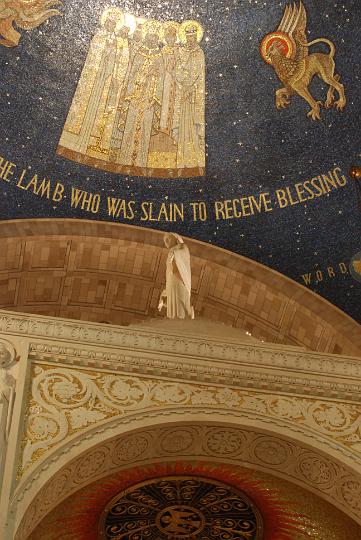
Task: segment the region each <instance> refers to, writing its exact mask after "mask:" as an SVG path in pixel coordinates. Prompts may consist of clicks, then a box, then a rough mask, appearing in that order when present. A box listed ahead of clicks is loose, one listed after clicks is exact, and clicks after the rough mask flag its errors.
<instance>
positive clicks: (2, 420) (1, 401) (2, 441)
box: [0, 370, 15, 485]
mask: <svg viewBox="0 0 361 540" xmlns="http://www.w3.org/2000/svg"><path fill="white" fill-rule="evenodd" d="M2 371H5V370H2ZM14 389H15V379H14V378H13V377H12V376H11V375H8V374H7V373H6V372H5V373H2V374H0V485H1V483H2V478H3V474H4V465H5V458H6V448H7V442H8V433H9V428H10V421H11V413H12V406H13V400H14Z"/></svg>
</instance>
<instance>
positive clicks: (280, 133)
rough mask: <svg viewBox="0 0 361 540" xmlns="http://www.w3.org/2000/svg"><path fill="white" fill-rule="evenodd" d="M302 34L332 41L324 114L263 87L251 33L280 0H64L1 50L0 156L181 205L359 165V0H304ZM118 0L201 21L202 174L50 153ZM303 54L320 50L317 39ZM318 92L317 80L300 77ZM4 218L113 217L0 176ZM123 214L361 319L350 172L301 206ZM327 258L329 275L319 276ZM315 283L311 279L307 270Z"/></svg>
mask: <svg viewBox="0 0 361 540" xmlns="http://www.w3.org/2000/svg"><path fill="white" fill-rule="evenodd" d="M304 4H305V7H306V9H307V13H308V30H309V35H308V39H309V40H311V39H315V38H318V37H321V36H325V37H327V38H329V39H331V40H332V41H333V42H334V43H335V45H336V56H335V60H336V70H337V72H338V73H340V74H341V79H342V83H343V84H344V86H345V90H346V97H347V106H346V109H345V111H344V112H343V113H339V112H337V111H336V110H334V109H332V110H324V109H322V112H321V115H322V116H321V121H320V122H312V121H311V120H310V119H309V118H307V117H306V113H307V112H308V110H309V106H308V104H307V103H306V102H305V101H304V100H302V99H301V98H299V97H294V98H293V99H292V102H291V105H290V106H289V107H288V108H287V109H284V110H281V111H278V110H277V109H276V107H275V102H274V99H275V98H274V92H275V90H276V89H277V88H279V87H280V86H281V85H280V82H279V81H278V79H277V76H276V74H275V72H274V71H273V69H272V67H271V66H268V65H266V64H265V63H264V62H263V60H262V58H261V56H260V54H259V43H260V41H261V39H262V37H263V36H264V35H265V34H267V33H268V32H270V31H272V30H275V29H276V28H277V26H278V24H279V21H280V19H281V17H282V14H283V9H284V7H285V5H286V2H285V1H279V2H276V1H274V0H265V1H261V0H258V1H257V0H237V1H233V0H224V1H221V0H197V1H188V0H187V1H185V0H183V2H180V1H173V0H169V1H165V2H163V1H160V0H159V1H153V2H146V1H142V0H139V1H137V2H135V1H124V2H122V1H121V0H119V1H118V2H109V1H108V2H104V1H103V0H84V1H82V2H74V1H72V2H71V1H70V0H65V1H64V6H63V7H61V10H62V12H63V16H62V17H53V18H51V19H50V20H49V21H48V22H46V23H45V24H43V25H42V26H40V27H39V28H37V29H34V30H30V31H27V32H24V31H21V32H22V38H21V41H20V44H19V46H18V47H16V48H14V49H6V48H5V47H1V48H0V66H1V68H0V69H1V74H2V77H1V83H0V103H1V120H2V121H1V127H0V134H1V139H0V155H1V156H6V158H7V159H10V160H12V161H13V162H15V163H17V164H18V165H19V167H21V168H22V167H25V166H26V165H29V164H30V165H31V167H32V170H33V171H36V172H39V174H41V175H42V176H47V177H49V178H50V179H52V180H60V181H61V182H62V183H63V184H65V185H66V186H67V185H69V187H70V186H76V187H78V188H80V189H85V190H88V191H92V192H98V193H105V194H110V195H114V196H117V197H120V198H126V199H134V200H136V201H143V200H150V201H154V202H155V203H160V202H171V201H173V202H184V203H187V201H196V200H204V201H209V203H210V204H213V202H214V201H215V200H222V199H232V198H239V197H245V196H248V195H257V194H258V193H260V192H264V191H270V192H274V191H275V190H276V189H280V188H282V187H285V186H292V185H293V184H295V183H297V182H303V181H305V180H309V179H311V178H312V177H314V176H317V175H318V174H321V173H324V174H327V172H328V171H329V170H330V169H333V168H334V167H335V166H338V167H340V168H341V170H342V172H343V174H345V175H346V176H347V171H348V169H349V167H350V165H351V164H356V165H357V164H359V165H360V164H361V163H360V161H361V159H360V156H361V145H360V136H361V135H360V134H361V121H360V115H359V112H360V99H361V85H360V52H359V44H358V38H357V36H358V35H359V31H360V28H361V9H360V5H359V0H344V2H340V1H338V0H335V1H330V0H305V1H304ZM109 5H116V6H118V7H119V8H121V9H123V10H124V11H129V12H131V13H133V14H135V15H139V16H143V17H147V18H148V17H149V18H155V19H160V20H169V19H175V20H178V21H181V20H182V19H199V21H200V22H201V23H202V25H203V27H204V28H205V36H204V37H205V38H206V39H204V40H203V42H202V46H203V48H204V50H205V55H206V62H207V77H206V81H207V82H206V84H207V100H206V121H207V128H206V133H207V151H208V156H207V175H206V177H205V178H201V179H199V178H198V179H183V180H182V179H169V180H167V179H154V178H153V179H147V178H135V177H127V176H121V175H116V174H111V173H105V172H102V171H97V170H95V169H92V168H89V167H86V166H83V165H78V164H76V163H73V162H71V161H67V160H65V159H63V158H61V157H59V156H56V154H55V151H56V147H57V145H58V141H59V138H60V134H61V132H62V129H63V125H64V122H65V119H66V116H67V113H68V110H69V107H70V104H71V101H72V97H73V95H74V92H75V89H76V86H77V82H78V79H79V76H80V73H81V70H82V67H83V65H84V62H85V59H86V55H87V51H88V47H89V43H90V40H91V38H92V36H93V35H94V33H95V32H96V30H97V28H98V21H99V17H100V15H101V13H102V12H103V10H104V8H105V7H107V6H109ZM312 50H319V51H324V52H326V51H328V48H327V46H326V45H317V46H315V47H314V48H313V49H312ZM310 89H311V91H312V93H313V94H314V95H315V96H317V97H318V99H321V98H322V99H323V100H324V98H325V95H326V88H325V87H324V85H323V84H322V82H321V81H320V80H314V81H313V82H312V84H311V87H310ZM0 217H1V219H14V218H31V217H71V218H83V219H102V220H107V219H108V220H112V219H111V218H109V217H108V216H107V212H106V199H105V198H104V200H103V203H102V207H101V210H100V213H99V214H97V215H92V214H90V213H87V212H84V211H81V210H76V209H74V208H70V205H69V204H56V203H53V202H51V201H48V200H46V199H40V198H38V197H36V196H34V195H32V194H31V193H29V192H26V191H23V190H20V189H18V188H16V186H15V185H14V184H13V183H11V182H10V183H6V182H0ZM131 223H133V224H137V225H141V226H151V227H153V228H159V229H164V230H173V231H176V232H178V233H180V234H183V235H186V236H190V237H194V238H197V239H199V240H203V241H206V242H211V243H213V244H215V245H219V246H222V247H224V248H226V249H229V250H231V251H234V252H237V253H240V254H242V255H244V256H246V257H249V258H252V259H254V260H257V261H259V262H261V263H263V264H265V265H267V266H270V267H272V268H274V269H276V270H278V271H279V272H282V273H283V274H285V275H287V276H289V277H290V278H293V279H295V280H296V281H298V282H300V283H303V281H302V278H301V275H302V274H306V273H312V282H311V284H310V287H311V288H312V290H314V291H316V292H317V293H319V294H320V295H322V296H324V297H325V298H327V299H328V300H330V301H331V302H333V303H334V304H336V305H337V306H339V307H340V308H341V309H343V310H344V311H346V312H347V313H349V314H350V315H351V316H353V317H354V318H355V319H356V320H359V321H361V307H360V306H361V282H360V281H357V280H356V279H354V278H353V277H352V275H351V274H350V272H349V270H348V272H347V273H345V274H342V273H341V271H340V270H339V267H338V265H339V263H340V262H343V263H345V265H346V267H347V268H348V267H349V263H350V260H351V258H352V257H353V256H354V255H355V253H357V252H359V251H360V243H361V242H360V237H361V235H360V230H361V212H359V210H358V209H357V203H356V192H355V186H354V184H353V181H352V180H351V179H350V178H348V182H347V185H346V186H345V187H343V188H341V189H338V190H335V191H332V192H331V193H330V194H329V196H323V197H320V198H318V199H314V200H311V201H309V202H307V203H303V204H297V205H295V206H288V207H287V208H285V209H279V208H277V207H274V210H273V211H272V212H268V213H261V214H258V215H255V216H251V217H248V218H243V219H239V220H229V221H216V220H214V219H208V220H207V221H205V222H199V221H198V222H193V221H191V220H187V221H186V222H184V223H180V222H177V223H165V222H159V223H156V222H151V223H149V222H142V223H141V222H140V221H139V220H138V221H137V219H136V220H135V222H131ZM328 266H332V267H333V268H334V270H335V277H333V278H329V277H328V276H327V271H326V269H327V267H328ZM316 270H322V272H323V275H324V279H323V280H322V281H320V282H318V283H317V282H316V278H315V277H314V272H315V271H316Z"/></svg>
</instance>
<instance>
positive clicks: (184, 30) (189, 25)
mask: <svg viewBox="0 0 361 540" xmlns="http://www.w3.org/2000/svg"><path fill="white" fill-rule="evenodd" d="M193 33H195V34H197V41H198V43H199V42H200V41H202V38H203V33H204V31H203V28H202V26H201V25H200V24H199V22H198V21H184V22H182V24H181V25H180V27H179V38H180V40H181V41H182V43H185V42H186V34H193Z"/></svg>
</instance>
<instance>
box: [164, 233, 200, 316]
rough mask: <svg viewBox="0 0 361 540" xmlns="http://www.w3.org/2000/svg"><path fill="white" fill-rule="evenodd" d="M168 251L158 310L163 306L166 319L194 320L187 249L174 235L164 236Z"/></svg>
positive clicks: (178, 237) (181, 239)
mask: <svg viewBox="0 0 361 540" xmlns="http://www.w3.org/2000/svg"><path fill="white" fill-rule="evenodd" d="M164 244H165V246H166V247H167V248H168V249H169V251H168V257H167V262H166V285H165V289H164V291H163V292H162V294H161V297H160V302H159V306H158V309H159V311H160V310H161V309H162V308H163V306H164V305H165V306H166V308H167V318H168V319H186V318H191V319H194V309H193V306H191V277H192V276H191V261H190V254H189V249H188V247H187V246H186V245H185V243H184V242H183V238H182V237H181V236H179V234H176V233H169V234H166V235H165V236H164Z"/></svg>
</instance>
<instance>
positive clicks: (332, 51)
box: [302, 38, 336, 58]
mask: <svg viewBox="0 0 361 540" xmlns="http://www.w3.org/2000/svg"><path fill="white" fill-rule="evenodd" d="M316 43H327V45H328V46H329V47H330V52H329V56H330V57H331V58H333V57H334V56H335V51H336V48H335V46H334V44H333V43H332V41H330V40H329V39H327V38H318V39H314V40H313V41H310V42H309V43H302V45H303V46H304V47H311V45H315V44H316Z"/></svg>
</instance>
